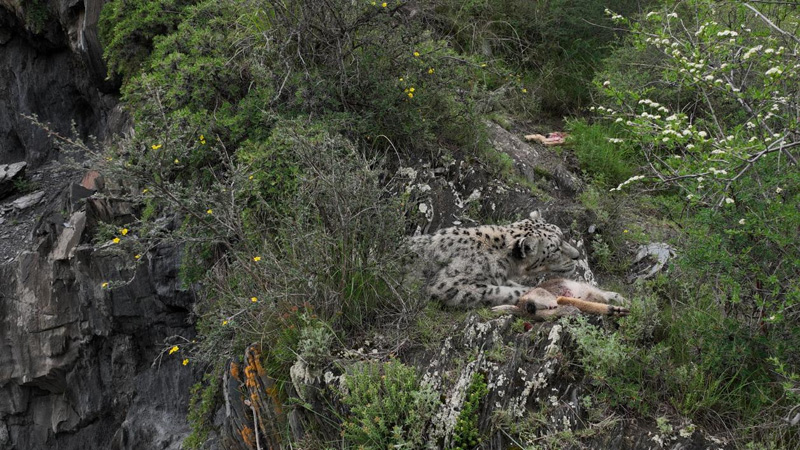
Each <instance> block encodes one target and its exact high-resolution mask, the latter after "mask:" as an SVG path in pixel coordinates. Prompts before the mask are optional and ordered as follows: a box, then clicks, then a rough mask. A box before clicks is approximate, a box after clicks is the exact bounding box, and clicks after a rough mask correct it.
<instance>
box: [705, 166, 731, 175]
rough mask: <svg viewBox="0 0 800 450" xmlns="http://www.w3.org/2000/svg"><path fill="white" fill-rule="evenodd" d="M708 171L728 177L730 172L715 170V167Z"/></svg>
mask: <svg viewBox="0 0 800 450" xmlns="http://www.w3.org/2000/svg"><path fill="white" fill-rule="evenodd" d="M708 171H709V172H711V173H713V174H714V175H727V174H728V172H727V171H726V170H724V169H715V168H714V167H709V168H708Z"/></svg>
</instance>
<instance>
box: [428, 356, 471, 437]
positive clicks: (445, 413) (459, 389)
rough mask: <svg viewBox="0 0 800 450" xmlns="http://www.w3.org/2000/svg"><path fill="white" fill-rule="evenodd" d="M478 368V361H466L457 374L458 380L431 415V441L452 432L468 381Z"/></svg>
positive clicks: (468, 384) (449, 434)
mask: <svg viewBox="0 0 800 450" xmlns="http://www.w3.org/2000/svg"><path fill="white" fill-rule="evenodd" d="M479 368H480V367H479V362H478V361H472V362H470V363H468V364H467V365H466V367H464V369H463V370H462V371H461V373H460V374H459V377H458V380H456V382H455V384H454V385H453V387H452V388H451V389H450V392H448V393H447V399H446V400H445V401H444V402H442V404H441V405H440V406H439V409H438V410H437V411H436V413H435V414H434V415H433V420H432V423H433V425H432V427H431V428H432V429H431V441H433V442H436V441H438V440H440V439H445V438H447V437H449V436H451V435H452V434H453V430H454V429H455V426H456V421H457V420H458V415H459V414H460V413H461V408H462V407H463V405H464V399H465V397H466V394H467V389H468V388H469V386H470V383H472V376H473V375H474V374H475V372H477V371H478V369H479ZM445 444H447V442H445Z"/></svg>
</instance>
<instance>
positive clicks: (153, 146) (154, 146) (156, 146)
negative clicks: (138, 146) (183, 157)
mask: <svg viewBox="0 0 800 450" xmlns="http://www.w3.org/2000/svg"><path fill="white" fill-rule="evenodd" d="M150 148H152V149H153V150H158V149H160V148H161V144H153V145H151V146H150Z"/></svg>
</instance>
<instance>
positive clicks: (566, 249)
mask: <svg viewBox="0 0 800 450" xmlns="http://www.w3.org/2000/svg"><path fill="white" fill-rule="evenodd" d="M561 251H562V252H563V253H564V254H565V255H567V256H568V257H569V258H570V259H578V258H580V256H581V252H579V251H578V249H577V248H575V247H573V246H571V245H569V244H567V243H566V242H562V243H561Z"/></svg>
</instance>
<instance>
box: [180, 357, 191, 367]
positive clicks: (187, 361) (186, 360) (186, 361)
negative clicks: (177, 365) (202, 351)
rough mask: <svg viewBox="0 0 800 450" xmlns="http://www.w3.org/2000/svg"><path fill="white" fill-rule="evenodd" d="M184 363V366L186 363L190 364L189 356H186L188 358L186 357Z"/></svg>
mask: <svg viewBox="0 0 800 450" xmlns="http://www.w3.org/2000/svg"><path fill="white" fill-rule="evenodd" d="M182 364H183V365H184V366H185V365H187V364H189V358H186V359H184V360H183V363H182Z"/></svg>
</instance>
